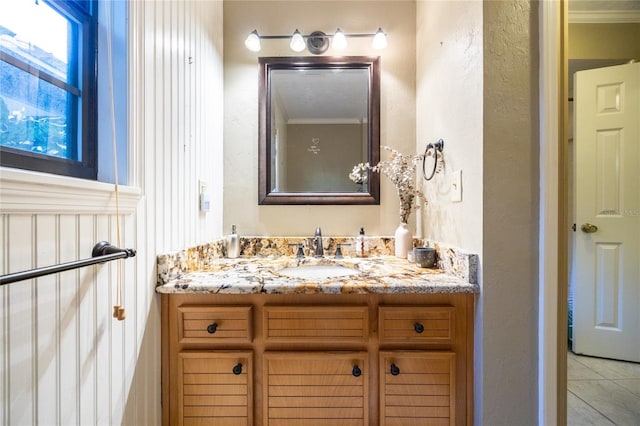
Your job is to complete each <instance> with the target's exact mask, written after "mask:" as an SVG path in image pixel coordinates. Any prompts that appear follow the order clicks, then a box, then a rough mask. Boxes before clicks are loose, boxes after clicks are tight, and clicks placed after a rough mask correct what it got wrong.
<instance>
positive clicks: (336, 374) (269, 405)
mask: <svg viewBox="0 0 640 426" xmlns="http://www.w3.org/2000/svg"><path fill="white" fill-rule="evenodd" d="M263 375H264V377H263V381H264V389H265V391H264V401H263V410H264V413H263V416H264V424H265V425H268V426H274V425H294V424H297V425H301V424H304V425H305V426H307V425H328V424H332V423H335V422H339V424H348V425H367V424H368V413H369V410H368V407H367V403H368V401H369V396H368V384H369V372H368V363H367V353H366V352H296V353H293V352H283V353H276V352H266V353H265V354H264V371H263Z"/></svg>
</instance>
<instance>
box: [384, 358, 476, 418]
mask: <svg viewBox="0 0 640 426" xmlns="http://www.w3.org/2000/svg"><path fill="white" fill-rule="evenodd" d="M455 357H456V355H455V353H453V352H424V351H389V352H380V426H445V425H446V426H449V425H455V424H456V418H455V414H456V413H455V403H456V395H455V383H456V380H455V368H456V363H455V361H456V360H455ZM461 396H462V397H464V395H461Z"/></svg>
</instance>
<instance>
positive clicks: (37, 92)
mask: <svg viewBox="0 0 640 426" xmlns="http://www.w3.org/2000/svg"><path fill="white" fill-rule="evenodd" d="M0 76H2V80H1V81H0V145H2V146H6V147H9V148H15V149H20V150H23V151H30V152H35V153H39V154H45V155H51V156H55V157H61V158H67V159H70V160H80V158H78V152H77V151H78V150H77V147H76V146H75V145H76V144H75V143H74V141H75V134H74V130H73V129H74V127H75V123H73V122H72V121H71V122H70V120H69V119H68V117H73V116H74V114H71V111H77V103H78V99H77V97H75V96H73V95H71V94H70V93H68V92H66V91H65V90H63V89H61V88H59V87H56V86H55V85H53V84H50V83H48V82H46V81H44V80H40V79H39V78H37V77H35V76H33V75H31V74H29V73H26V72H24V71H21V70H19V69H17V68H15V67H13V66H12V65H10V64H7V63H5V62H2V61H0Z"/></svg>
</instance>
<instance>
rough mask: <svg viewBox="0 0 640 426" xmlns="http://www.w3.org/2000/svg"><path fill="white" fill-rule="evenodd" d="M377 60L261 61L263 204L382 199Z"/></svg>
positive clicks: (351, 201) (350, 202)
mask: <svg viewBox="0 0 640 426" xmlns="http://www.w3.org/2000/svg"><path fill="white" fill-rule="evenodd" d="M378 61H379V59H378V58H377V57H375V58H372V57H340V58H329V57H298V58H282V57H276V58H260V170H259V203H260V204H379V192H380V189H379V177H378V175H377V174H371V173H370V174H368V175H366V176H365V177H364V179H362V182H359V183H356V182H354V181H353V180H351V179H349V173H351V171H352V169H353V166H354V165H355V164H358V163H365V162H369V163H370V164H377V162H378V160H379V157H380V137H379V127H380V124H379V123H380V120H379V110H380V85H379V84H380V83H379V80H380V76H379V70H378Z"/></svg>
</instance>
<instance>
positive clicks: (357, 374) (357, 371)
mask: <svg viewBox="0 0 640 426" xmlns="http://www.w3.org/2000/svg"><path fill="white" fill-rule="evenodd" d="M351 374H353V377H360V376H361V375H362V370H360V367H358V366H357V365H354V366H353V370H351Z"/></svg>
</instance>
